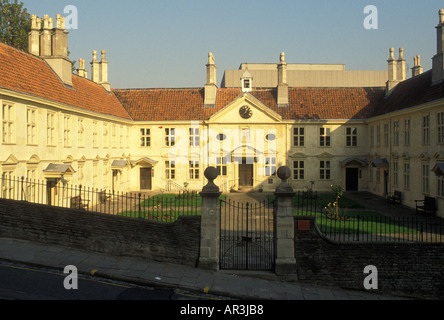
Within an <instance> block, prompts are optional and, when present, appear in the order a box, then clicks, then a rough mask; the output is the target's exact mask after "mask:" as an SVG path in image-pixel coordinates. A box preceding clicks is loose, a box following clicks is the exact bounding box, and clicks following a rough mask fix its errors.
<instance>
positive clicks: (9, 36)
mask: <svg viewBox="0 0 444 320" xmlns="http://www.w3.org/2000/svg"><path fill="white" fill-rule="evenodd" d="M30 30H31V15H30V14H29V13H28V12H27V10H26V8H23V3H22V2H20V3H18V1H17V0H13V1H10V0H0V41H2V42H4V43H6V44H8V45H10V46H12V47H15V48H17V49H20V50H23V51H27V49H28V33H29V31H30Z"/></svg>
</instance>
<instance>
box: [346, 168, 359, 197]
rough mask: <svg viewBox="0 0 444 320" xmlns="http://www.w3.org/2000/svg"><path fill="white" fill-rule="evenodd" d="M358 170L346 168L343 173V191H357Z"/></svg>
mask: <svg viewBox="0 0 444 320" xmlns="http://www.w3.org/2000/svg"><path fill="white" fill-rule="evenodd" d="M358 181H359V169H358V168H346V171H345V189H346V190H347V191H358Z"/></svg>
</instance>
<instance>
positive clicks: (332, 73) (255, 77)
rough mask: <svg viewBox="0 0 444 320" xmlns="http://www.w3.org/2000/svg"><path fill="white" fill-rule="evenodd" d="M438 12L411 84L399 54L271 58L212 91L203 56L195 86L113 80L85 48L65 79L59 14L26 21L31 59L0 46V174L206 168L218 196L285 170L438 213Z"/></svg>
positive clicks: (135, 182)
mask: <svg viewBox="0 0 444 320" xmlns="http://www.w3.org/2000/svg"><path fill="white" fill-rule="evenodd" d="M443 15H444V11H440V18H439V19H440V20H439V24H438V26H437V37H438V40H437V44H438V48H437V53H436V55H435V56H434V57H433V67H432V70H429V71H427V72H423V70H422V67H421V65H420V58H419V56H416V57H415V59H414V63H415V65H414V67H413V69H412V74H413V77H412V78H410V79H406V62H405V59H404V52H403V49H402V48H401V49H400V50H399V56H398V58H397V59H396V58H395V56H394V49H390V52H389V59H388V68H387V70H385V71H347V70H345V66H344V65H326V64H310V65H308V64H287V62H286V61H285V54H284V53H281V55H280V57H279V62H278V63H272V64H242V65H241V66H240V68H239V69H238V70H226V71H225V73H224V77H223V81H222V84H221V86H220V87H219V86H218V85H217V83H216V71H217V67H216V63H215V57H214V55H213V54H212V53H210V54H209V55H208V62H207V64H206V74H207V82H206V83H205V84H204V85H203V87H200V88H181V89H173V88H171V89H168V88H165V89H114V88H111V85H110V83H109V82H108V61H107V60H106V52H105V51H101V54H100V57H98V54H97V52H96V51H94V52H93V55H92V61H91V68H90V77H88V71H87V70H86V68H85V60H83V59H79V68H78V70H77V73H76V74H73V73H72V72H71V61H69V58H68V54H67V52H68V33H67V32H66V31H65V28H64V19H63V17H61V16H57V18H56V23H55V26H54V21H53V20H52V19H51V18H49V17H48V16H44V18H43V20H42V19H38V18H37V17H35V16H33V18H32V30H31V32H30V34H29V53H25V52H22V51H19V50H17V49H14V48H12V47H9V46H7V45H5V44H1V43H0V73H1V77H0V103H1V106H2V112H1V114H0V117H1V118H0V121H1V123H2V127H1V132H2V133H1V137H2V141H1V145H0V150H1V152H0V174H1V175H2V177H3V178H7V177H11V176H18V177H21V176H24V177H27V178H30V179H40V180H44V181H47V183H48V185H49V186H56V185H57V183H58V182H60V181H62V182H63V184H73V185H79V184H81V185H84V186H90V187H93V188H97V189H106V190H116V191H139V190H155V191H168V192H170V191H173V192H174V191H178V190H182V189H183V188H184V186H185V185H186V186H187V188H188V189H194V190H198V189H201V188H202V186H203V185H205V184H206V181H205V177H204V176H203V171H204V169H205V168H206V167H207V166H209V165H211V166H215V167H216V168H217V169H218V171H219V173H220V175H219V177H218V178H217V180H216V181H215V182H216V183H217V184H218V185H219V186H220V188H221V189H222V190H223V191H225V192H228V191H230V190H242V189H246V190H250V189H254V190H263V191H271V190H274V188H275V187H276V186H277V184H278V178H277V177H276V174H275V172H276V169H277V168H278V167H279V166H282V165H287V166H289V167H290V168H291V169H292V179H291V180H290V183H291V185H292V186H293V188H294V189H296V190H305V189H307V188H313V189H315V190H319V191H328V190H329V189H330V185H332V184H341V185H342V186H343V187H344V188H345V189H347V190H350V191H353V190H359V191H370V192H372V193H374V194H377V195H380V196H386V195H390V194H392V193H393V192H394V190H399V191H401V192H402V193H403V203H405V204H406V205H409V206H414V204H415V201H414V200H416V199H423V197H424V195H429V196H432V197H436V199H437V205H438V214H439V215H440V216H444V176H443V173H444V103H443V102H442V101H443V100H442V98H443V97H444V90H443V89H444V87H443V86H444V84H443V77H444V58H443V55H444V34H443V32H442V28H443V26H444V20H443ZM99 58H100V61H99V60H98V59H99ZM54 188H55V187H54ZM10 192H12V191H11V190H9V187H8V186H7V185H3V186H2V193H3V195H7V194H8V193H10ZM53 192H56V190H54V191H53ZM47 201H50V200H47Z"/></svg>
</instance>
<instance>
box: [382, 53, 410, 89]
mask: <svg viewBox="0 0 444 320" xmlns="http://www.w3.org/2000/svg"><path fill="white" fill-rule="evenodd" d="M394 53H395V49H394V48H390V56H389V59H388V60H387V63H388V81H387V86H386V96H388V95H389V94H390V92H391V91H392V89H393V88H394V87H396V85H397V84H398V83H400V82H402V81H404V80H405V79H406V63H405V59H404V48H399V58H398V60H395V55H394Z"/></svg>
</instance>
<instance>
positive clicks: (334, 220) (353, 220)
mask: <svg viewBox="0 0 444 320" xmlns="http://www.w3.org/2000/svg"><path fill="white" fill-rule="evenodd" d="M335 201H336V199H334V196H333V194H323V193H318V192H315V191H297V192H296V193H295V196H294V198H293V215H295V216H312V217H315V221H316V225H317V227H318V229H319V231H320V232H321V233H322V234H323V235H324V236H326V237H327V238H329V239H331V240H334V241H367V242H437V243H444V220H443V219H442V218H439V217H433V216H418V215H414V213H413V211H412V213H411V214H409V215H406V216H392V215H384V214H382V213H378V212H375V211H370V210H367V209H366V208H364V207H363V206H361V205H360V204H359V203H356V202H353V201H350V200H348V199H346V198H344V197H343V198H342V199H340V200H339V206H340V210H339V215H338V216H336V212H335V206H333V203H334V202H335Z"/></svg>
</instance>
